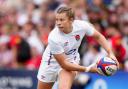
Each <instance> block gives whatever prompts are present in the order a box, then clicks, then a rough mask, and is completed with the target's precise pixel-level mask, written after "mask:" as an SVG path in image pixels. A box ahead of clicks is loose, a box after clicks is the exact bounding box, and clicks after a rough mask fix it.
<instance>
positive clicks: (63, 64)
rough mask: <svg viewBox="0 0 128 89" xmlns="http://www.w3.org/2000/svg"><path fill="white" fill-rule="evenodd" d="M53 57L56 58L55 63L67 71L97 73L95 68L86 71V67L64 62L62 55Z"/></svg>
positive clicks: (64, 56)
mask: <svg viewBox="0 0 128 89" xmlns="http://www.w3.org/2000/svg"><path fill="white" fill-rule="evenodd" d="M54 57H55V58H56V60H57V62H58V63H59V64H60V66H61V67H62V68H63V69H65V70H68V71H80V72H97V70H96V69H95V68H93V69H90V68H89V69H88V67H84V66H80V65H77V64H73V63H70V62H68V61H67V60H66V55H65V54H64V53H62V54H54Z"/></svg>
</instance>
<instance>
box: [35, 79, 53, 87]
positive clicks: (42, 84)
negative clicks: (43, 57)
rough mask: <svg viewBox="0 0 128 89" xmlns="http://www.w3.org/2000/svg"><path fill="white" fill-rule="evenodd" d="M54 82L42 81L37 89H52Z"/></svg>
mask: <svg viewBox="0 0 128 89" xmlns="http://www.w3.org/2000/svg"><path fill="white" fill-rule="evenodd" d="M53 84H54V82H50V83H45V82H42V81H40V80H38V85H37V89H52V86H53Z"/></svg>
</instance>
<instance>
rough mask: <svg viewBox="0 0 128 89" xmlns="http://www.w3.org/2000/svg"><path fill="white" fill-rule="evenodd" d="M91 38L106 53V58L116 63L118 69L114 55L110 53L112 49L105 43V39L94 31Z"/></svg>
mask: <svg viewBox="0 0 128 89" xmlns="http://www.w3.org/2000/svg"><path fill="white" fill-rule="evenodd" d="M93 37H94V39H95V40H96V41H97V42H98V43H99V44H100V45H101V46H102V47H103V48H104V49H105V50H106V51H107V53H108V56H109V57H110V58H112V59H113V60H115V61H116V63H117V65H118V68H119V62H118V61H117V59H116V57H115V55H114V53H113V52H112V49H111V47H110V45H109V43H108V42H107V40H106V38H105V37H104V36H103V35H102V34H101V33H99V32H98V31H96V30H95V31H94V34H93Z"/></svg>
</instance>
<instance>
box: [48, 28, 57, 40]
mask: <svg viewBox="0 0 128 89" xmlns="http://www.w3.org/2000/svg"><path fill="white" fill-rule="evenodd" d="M58 36H59V34H58V28H57V27H54V29H53V30H52V31H51V32H50V34H49V37H48V42H50V41H53V42H57V41H58V40H59V39H58V38H59V37H58Z"/></svg>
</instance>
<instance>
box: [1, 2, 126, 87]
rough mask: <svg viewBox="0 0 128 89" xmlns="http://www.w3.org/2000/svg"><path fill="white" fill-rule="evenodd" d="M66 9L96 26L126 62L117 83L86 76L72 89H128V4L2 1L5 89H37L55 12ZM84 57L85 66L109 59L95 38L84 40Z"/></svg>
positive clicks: (114, 78)
mask: <svg viewBox="0 0 128 89" xmlns="http://www.w3.org/2000/svg"><path fill="white" fill-rule="evenodd" d="M61 5H68V6H71V7H72V8H73V9H74V10H75V14H76V19H83V20H85V21H90V22H91V23H92V24H93V25H94V26H95V28H96V29H97V30H98V31H100V32H101V33H102V34H103V35H104V36H105V37H106V38H107V39H108V40H109V42H110V44H111V46H112V48H113V51H114V52H115V54H116V57H117V59H118V61H119V62H120V70H119V71H118V72H117V73H116V74H115V75H114V76H111V77H104V76H100V75H97V74H90V73H84V74H83V73H81V74H80V75H79V76H78V77H77V78H76V80H75V81H74V84H73V87H72V89H127V87H128V84H127V81H128V0H0V89H36V84H37V79H36V74H37V70H38V68H39V65H40V60H41V56H42V53H43V51H44V49H45V47H46V46H47V39H48V35H49V33H50V31H51V30H52V28H53V27H54V24H55V18H54V12H55V10H56V8H58V7H59V6H61ZM79 52H80V54H81V64H82V65H84V66H88V65H89V64H91V63H92V62H93V61H94V60H95V59H97V58H99V57H102V56H105V55H106V52H105V51H104V50H103V49H102V48H101V47H100V46H99V45H98V44H97V43H96V42H95V41H94V40H93V39H92V38H91V37H85V38H84V39H83V41H82V45H81V47H80V49H79ZM53 89H57V88H56V85H55V87H54V88H53Z"/></svg>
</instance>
